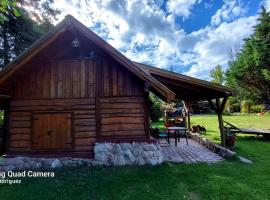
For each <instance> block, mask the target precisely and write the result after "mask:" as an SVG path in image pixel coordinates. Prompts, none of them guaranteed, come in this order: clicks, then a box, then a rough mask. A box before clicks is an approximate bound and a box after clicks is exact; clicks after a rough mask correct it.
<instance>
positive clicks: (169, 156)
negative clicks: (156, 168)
mask: <svg viewBox="0 0 270 200" xmlns="http://www.w3.org/2000/svg"><path fill="white" fill-rule="evenodd" d="M161 148H162V154H163V157H164V161H167V162H185V163H196V162H206V163H216V162H218V161H221V160H223V158H222V157H221V156H219V155H217V154H215V153H213V152H212V151H210V150H209V149H207V148H206V147H204V146H203V145H201V144H199V143H198V142H195V141H194V140H191V139H189V140H188V145H187V144H186V141H185V140H183V139H181V140H180V142H179V143H178V145H177V147H176V146H175V145H174V140H173V139H172V140H171V145H170V146H169V147H161Z"/></svg>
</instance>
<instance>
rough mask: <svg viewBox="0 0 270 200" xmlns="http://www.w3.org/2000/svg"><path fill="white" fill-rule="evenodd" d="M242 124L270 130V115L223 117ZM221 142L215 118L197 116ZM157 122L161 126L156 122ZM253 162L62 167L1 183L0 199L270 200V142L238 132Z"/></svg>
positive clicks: (239, 148)
mask: <svg viewBox="0 0 270 200" xmlns="http://www.w3.org/2000/svg"><path fill="white" fill-rule="evenodd" d="M224 119H225V120H228V121H230V122H232V123H234V124H236V125H239V126H243V127H244V126H250V127H253V126H256V127H260V128H270V127H267V124H270V117H269V116H267V117H261V118H259V117H257V116H234V117H224ZM191 120H192V123H193V124H201V125H204V126H206V128H207V137H209V138H211V139H214V140H216V141H218V140H219V139H218V138H219V134H218V132H217V131H218V129H217V119H216V117H215V116H192V117H191ZM155 125H161V124H160V123H155ZM235 150H236V151H237V152H238V153H239V154H241V155H242V156H245V157H247V158H249V159H251V160H252V161H253V162H254V164H252V165H245V164H242V163H240V162H239V161H237V160H225V161H222V162H220V163H218V164H212V165H209V164H170V163H166V164H163V165H161V166H157V167H150V166H144V167H121V168H79V169H60V170H57V171H56V177H55V178H53V179H33V178H32V179H29V178H26V179H23V182H22V184H21V185H11V186H8V185H0V199H3V200H12V199H27V200H31V199H35V200H36V199H80V200H82V199H117V200H118V199H140V200H141V199H193V200H196V199H226V200H227V199H229V200H231V199H237V200H238V199H258V200H263V199H265V200H266V199H270V142H266V141H263V140H261V139H260V138H257V137H253V136H239V137H238V141H237V145H236V149H235Z"/></svg>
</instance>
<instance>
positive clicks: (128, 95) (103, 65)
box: [0, 15, 226, 157]
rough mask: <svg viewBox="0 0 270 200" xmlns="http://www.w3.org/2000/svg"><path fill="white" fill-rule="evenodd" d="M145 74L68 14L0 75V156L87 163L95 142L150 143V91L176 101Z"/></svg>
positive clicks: (166, 88)
mask: <svg viewBox="0 0 270 200" xmlns="http://www.w3.org/2000/svg"><path fill="white" fill-rule="evenodd" d="M149 69H150V68H149ZM149 69H148V68H147V67H146V66H144V65H140V64H139V63H135V62H132V61H130V60H129V59H127V58H126V57H125V56H124V55H122V54H121V53H120V52H118V51H117V50H116V49H114V48H113V47H112V46H110V45H109V44H108V43H106V42H105V41H104V40H103V39H101V38H100V37H99V36H97V35H96V34H95V33H93V32H92V31H91V30H90V29H88V28H87V27H86V26H84V25H83V24H81V23H80V22H79V21H77V20H76V19H75V18H74V17H72V16H70V15H68V16H66V18H65V19H64V20H63V21H62V22H60V23H59V24H58V25H57V26H56V27H54V29H53V30H52V31H50V32H49V33H48V34H46V35H45V36H43V37H42V38H41V39H40V40H38V41H37V42H36V43H34V44H33V45H32V46H31V47H29V48H28V49H27V50H26V51H25V52H24V53H22V54H21V55H20V56H18V57H17V58H16V59H15V60H14V61H12V62H11V63H9V64H8V65H7V66H6V67H5V68H4V69H3V70H2V71H1V72H0V106H1V110H4V112H5V123H4V126H5V129H4V130H5V131H4V134H2V135H3V137H4V138H3V140H2V141H3V143H4V145H2V146H3V147H4V148H5V150H4V152H5V153H7V154H8V155H25V154H27V155H43V156H44V155H46V156H47V155H48V156H56V155H59V156H78V157H89V156H92V155H93V147H94V144H95V143H96V142H123V141H124V142H133V141H149V140H150V135H149V120H148V118H149V114H148V93H149V91H152V92H153V93H155V94H156V95H157V96H159V97H160V98H162V99H163V100H166V101H170V100H173V99H174V98H175V92H174V91H173V90H174V88H170V89H169V87H171V85H170V84H168V85H166V84H167V82H162V81H163V79H161V80H159V79H158V78H159V77H160V76H161V75H160V73H158V77H154V76H155V74H153V72H152V71H149ZM165 76H167V74H164V77H165ZM165 78H166V77H165ZM181 80H182V79H181ZM179 83H180V82H179ZM190 84H192V83H190ZM178 86H182V83H181V84H178ZM194 87H196V85H195V86H194ZM202 87H205V88H206V89H209V87H208V86H207V84H206V85H205V86H204V85H203V86H202ZM190 88H192V87H189V88H188V89H190ZM209 90H210V93H211V94H212V95H213V94H216V95H218V96H221V97H223V96H224V95H225V93H226V91H225V92H224V90H225V89H224V88H221V89H220V88H218V87H216V88H214V89H212V90H211V89H209ZM179 91H181V90H180V89H179V88H177V90H176V92H179ZM208 93H209V92H208ZM179 94H181V93H179ZM182 94H185V90H183V93H182Z"/></svg>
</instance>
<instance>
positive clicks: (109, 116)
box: [100, 97, 146, 140]
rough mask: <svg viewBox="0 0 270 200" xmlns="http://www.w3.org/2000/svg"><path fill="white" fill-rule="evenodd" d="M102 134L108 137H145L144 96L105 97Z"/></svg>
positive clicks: (102, 105)
mask: <svg viewBox="0 0 270 200" xmlns="http://www.w3.org/2000/svg"><path fill="white" fill-rule="evenodd" d="M100 103H101V136H103V137H105V138H106V137H107V138H113V137H114V138H121V139H129V140H131V139H137V138H145V137H146V134H145V125H144V117H145V116H144V114H145V113H144V98H143V97H103V98H101V99H100Z"/></svg>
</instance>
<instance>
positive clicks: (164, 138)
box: [150, 128, 169, 146]
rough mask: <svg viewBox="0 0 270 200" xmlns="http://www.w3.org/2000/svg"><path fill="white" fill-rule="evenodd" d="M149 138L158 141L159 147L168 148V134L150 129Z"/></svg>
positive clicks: (156, 129)
mask: <svg viewBox="0 0 270 200" xmlns="http://www.w3.org/2000/svg"><path fill="white" fill-rule="evenodd" d="M150 133H151V136H152V137H154V138H155V139H157V140H158V143H159V144H160V145H161V146H169V137H168V133H166V132H160V130H159V129H158V128H150Z"/></svg>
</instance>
